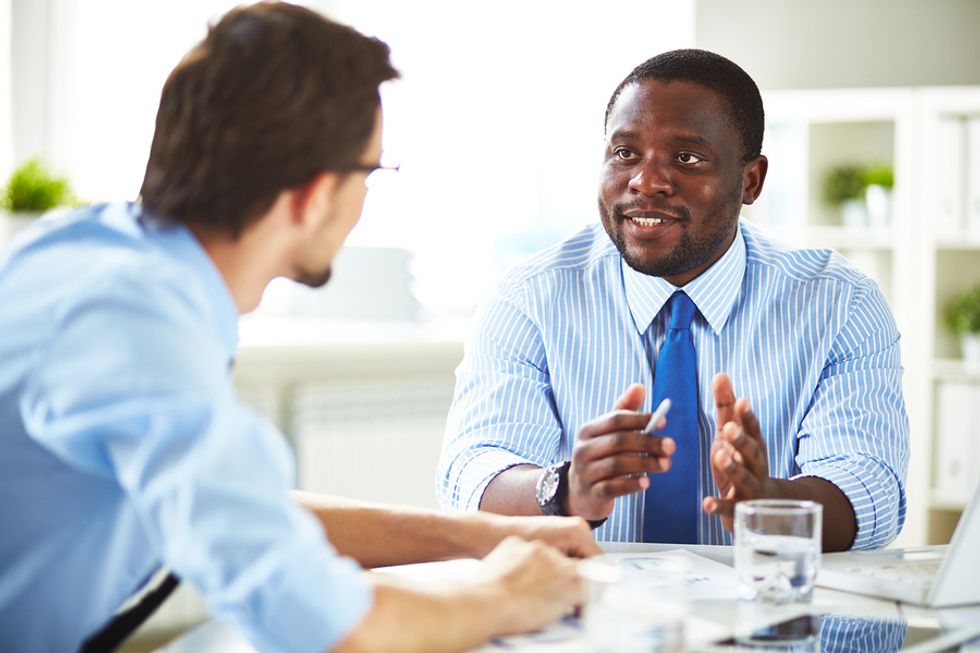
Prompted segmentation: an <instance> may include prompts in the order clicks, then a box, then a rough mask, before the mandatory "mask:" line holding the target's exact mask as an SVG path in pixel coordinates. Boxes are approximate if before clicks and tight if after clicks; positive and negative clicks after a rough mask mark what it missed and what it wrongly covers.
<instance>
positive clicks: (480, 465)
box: [456, 448, 535, 510]
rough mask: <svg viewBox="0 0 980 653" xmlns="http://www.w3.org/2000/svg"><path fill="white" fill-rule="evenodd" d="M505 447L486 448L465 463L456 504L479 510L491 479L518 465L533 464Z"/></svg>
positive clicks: (460, 475) (460, 476)
mask: <svg viewBox="0 0 980 653" xmlns="http://www.w3.org/2000/svg"><path fill="white" fill-rule="evenodd" d="M533 464H535V463H532V462H531V461H530V460H526V459H524V458H522V457H520V456H518V455H517V454H515V453H511V452H510V451H506V450H504V449H490V448H487V449H484V450H483V451H482V452H480V453H478V454H476V455H475V456H473V457H472V458H470V459H469V460H467V461H466V462H465V463H463V466H462V469H461V470H460V472H459V485H458V492H459V497H458V500H457V502H456V504H457V505H458V506H459V507H460V508H462V509H463V510H479V509H480V501H481V500H482V499H483V493H484V492H485V491H486V489H487V486H488V485H490V481H492V480H493V479H494V477H496V476H497V474H499V473H500V472H502V471H504V470H507V469H510V468H511V467H516V466H517V465H533Z"/></svg>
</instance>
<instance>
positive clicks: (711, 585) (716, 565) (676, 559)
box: [602, 549, 738, 601]
mask: <svg viewBox="0 0 980 653" xmlns="http://www.w3.org/2000/svg"><path fill="white" fill-rule="evenodd" d="M602 559H604V560H606V561H608V562H611V563H614V564H616V565H617V566H619V567H622V568H623V569H624V570H625V571H626V572H627V573H630V572H634V573H641V574H646V573H650V574H656V572H657V570H658V569H670V570H676V569H678V568H679V569H681V573H682V574H683V582H684V587H685V589H686V594H687V598H688V599H689V600H692V601H697V600H705V599H737V598H738V577H737V576H736V575H735V570H734V569H733V568H731V567H729V566H728V565H724V564H722V563H720V562H716V561H714V560H711V559H710V558H705V557H704V556H699V555H697V554H696V553H691V552H690V551H686V550H684V549H675V550H671V551H661V552H657V553H607V554H606V555H604V556H602Z"/></svg>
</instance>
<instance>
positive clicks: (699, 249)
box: [599, 187, 742, 277]
mask: <svg viewBox="0 0 980 653" xmlns="http://www.w3.org/2000/svg"><path fill="white" fill-rule="evenodd" d="M741 198H742V191H741V188H740V187H739V188H736V189H735V192H734V193H730V194H729V196H728V198H727V199H726V200H725V201H724V202H723V203H722V205H721V206H720V207H719V208H718V210H717V211H716V212H715V213H714V214H712V215H710V216H708V217H707V218H706V219H704V223H705V225H708V224H710V225H717V227H716V228H715V229H712V230H711V231H708V232H705V233H702V234H697V235H695V234H692V233H691V231H690V227H691V212H690V211H689V210H688V209H687V208H686V207H683V206H671V205H669V204H667V203H665V202H659V203H658V202H652V203H651V202H644V203H643V204H642V205H640V204H634V203H624V204H617V205H615V206H614V207H613V208H612V211H610V210H609V209H608V208H607V207H606V206H605V205H604V204H603V203H602V198H601V197H600V198H599V215H600V217H601V219H602V224H603V226H604V227H605V229H606V233H608V234H609V238H610V240H612V241H613V244H615V245H616V249H618V250H619V254H620V256H622V257H623V260H624V261H626V264H627V265H629V266H630V267H631V268H633V269H634V270H636V271H637V272H639V273H641V274H646V275H649V276H652V277H677V276H681V275H684V274H686V273H688V272H690V271H691V270H696V269H698V268H700V267H703V266H707V265H709V264H710V263H712V262H713V261H714V260H715V259H716V258H718V257H719V256H720V254H721V253H722V248H724V247H725V245H726V244H728V243H730V242H731V238H732V235H733V229H734V228H735V227H736V225H737V223H738V207H740V206H741V203H742V202H741ZM630 209H642V210H660V211H663V212H665V213H668V214H670V215H674V216H677V217H678V218H680V219H681V226H682V228H683V230H682V233H681V236H680V240H679V242H678V243H677V245H676V246H674V247H673V248H671V249H670V250H669V251H667V252H665V253H663V254H661V255H659V256H655V255H651V254H650V253H648V252H643V251H640V250H638V249H637V248H634V249H630V247H629V245H628V244H627V242H626V236H625V229H624V228H623V224H624V222H625V221H626V220H629V218H627V217H626V216H625V215H624V212H625V211H628V210H630Z"/></svg>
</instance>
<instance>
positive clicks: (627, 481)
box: [592, 474, 650, 500]
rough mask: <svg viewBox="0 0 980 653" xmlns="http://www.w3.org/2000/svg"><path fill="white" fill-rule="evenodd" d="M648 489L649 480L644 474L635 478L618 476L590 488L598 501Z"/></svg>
mask: <svg viewBox="0 0 980 653" xmlns="http://www.w3.org/2000/svg"><path fill="white" fill-rule="evenodd" d="M648 487H650V479H649V478H647V476H646V474H642V475H640V476H635V477H629V476H620V477H618V478H612V479H609V480H608V481H601V482H599V483H596V484H595V485H593V486H592V494H593V495H594V496H595V497H597V498H599V499H603V500H609V499H615V498H616V497H621V496H625V495H627V494H636V493H637V492H643V491H644V490H646V489H647V488H648Z"/></svg>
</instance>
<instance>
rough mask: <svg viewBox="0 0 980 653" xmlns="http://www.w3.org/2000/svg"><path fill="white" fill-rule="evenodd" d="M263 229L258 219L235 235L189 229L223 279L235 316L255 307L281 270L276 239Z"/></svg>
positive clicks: (261, 222) (262, 223)
mask: <svg viewBox="0 0 980 653" xmlns="http://www.w3.org/2000/svg"><path fill="white" fill-rule="evenodd" d="M266 231H267V230H266V229H265V228H264V221H262V220H260V221H258V222H257V223H255V224H253V225H250V226H249V227H248V228H246V229H245V231H244V232H243V233H242V234H241V235H240V236H239V237H238V238H232V237H231V236H229V235H228V234H226V233H216V232H212V231H208V230H205V229H200V228H192V229H191V232H192V233H193V234H194V237H195V238H197V240H198V242H199V243H200V244H201V247H203V248H204V251H205V252H207V254H208V256H209V257H210V258H211V261H212V262H213V263H214V266H215V267H216V268H217V269H218V272H219V273H220V274H221V277H222V278H223V279H224V281H225V285H226V286H227V287H228V291H229V292H230V293H231V296H232V298H233V299H234V301H235V306H236V307H237V308H238V314H239V315H243V314H245V313H249V312H251V311H253V310H255V308H256V307H257V306H258V305H259V302H260V301H261V299H262V293H263V292H264V291H265V288H266V286H268V285H269V282H270V281H272V280H273V279H274V278H275V277H276V276H279V274H280V272H281V270H280V267H281V263H280V261H281V255H280V251H281V250H280V247H279V242H278V239H276V238H275V237H274V235H272V234H267V233H266ZM270 236H271V237H270Z"/></svg>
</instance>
